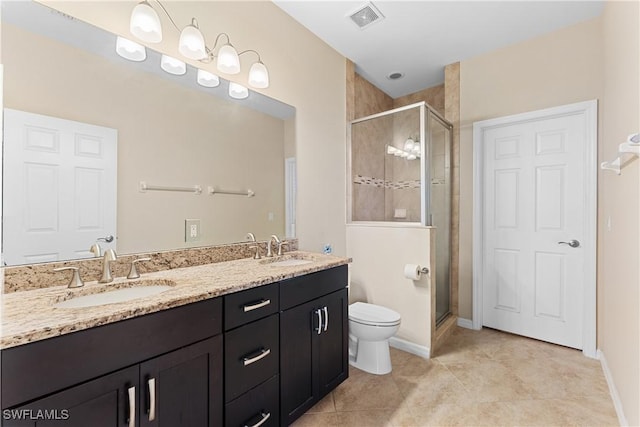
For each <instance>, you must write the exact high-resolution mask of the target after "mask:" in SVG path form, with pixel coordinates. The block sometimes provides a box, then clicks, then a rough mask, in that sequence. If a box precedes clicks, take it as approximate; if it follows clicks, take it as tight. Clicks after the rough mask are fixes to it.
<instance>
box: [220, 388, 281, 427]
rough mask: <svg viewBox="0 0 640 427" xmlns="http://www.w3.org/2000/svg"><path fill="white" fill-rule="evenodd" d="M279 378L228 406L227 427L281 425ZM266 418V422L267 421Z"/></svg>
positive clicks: (247, 393)
mask: <svg viewBox="0 0 640 427" xmlns="http://www.w3.org/2000/svg"><path fill="white" fill-rule="evenodd" d="M279 383H280V381H279V378H278V376H277V375H276V376H275V377H273V378H271V379H270V380H268V381H266V382H265V383H263V384H260V385H259V386H258V387H256V388H254V389H252V390H250V391H248V392H246V393H245V394H243V395H242V396H240V397H238V398H237V399H236V400H234V401H233V402H230V403H228V404H227V405H226V411H225V426H227V427H244V426H255V425H258V424H259V423H260V422H261V421H263V420H264V422H263V423H262V424H260V425H261V426H262V427H269V426H278V425H280V413H279V412H280V402H279V399H278V396H279ZM265 418H266V420H265Z"/></svg>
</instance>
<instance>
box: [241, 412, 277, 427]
mask: <svg viewBox="0 0 640 427" xmlns="http://www.w3.org/2000/svg"><path fill="white" fill-rule="evenodd" d="M260 416H261V417H262V419H260V421H258V422H257V423H255V424H252V425H249V424H245V425H244V427H260V426H261V425H262V424H264V423H266V422H267V420H268V419H269V418H271V412H267V413H266V414H265V413H264V412H263V411H260Z"/></svg>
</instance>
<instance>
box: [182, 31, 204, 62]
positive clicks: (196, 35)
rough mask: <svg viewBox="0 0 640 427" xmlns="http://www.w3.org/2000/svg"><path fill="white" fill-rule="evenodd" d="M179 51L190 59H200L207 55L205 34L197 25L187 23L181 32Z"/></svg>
mask: <svg viewBox="0 0 640 427" xmlns="http://www.w3.org/2000/svg"><path fill="white" fill-rule="evenodd" d="M178 51H179V52H180V53H181V54H182V55H184V56H185V57H187V58H189V59H195V60H200V59H204V58H206V57H207V50H206V48H205V45H204V36H203V35H202V33H201V32H200V30H199V29H198V27H196V26H195V25H187V26H186V27H184V28H183V29H182V32H181V33H180V41H179V42H178Z"/></svg>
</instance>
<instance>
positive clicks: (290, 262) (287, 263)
mask: <svg viewBox="0 0 640 427" xmlns="http://www.w3.org/2000/svg"><path fill="white" fill-rule="evenodd" d="M312 262H313V261H310V260H308V259H297V258H291V259H284V260H282V261H274V262H271V263H269V265H270V266H272V267H293V266H294V265H305V264H311V263H312Z"/></svg>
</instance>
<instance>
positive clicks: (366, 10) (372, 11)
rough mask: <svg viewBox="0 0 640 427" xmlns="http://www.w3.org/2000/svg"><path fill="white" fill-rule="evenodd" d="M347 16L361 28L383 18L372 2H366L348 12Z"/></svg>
mask: <svg viewBox="0 0 640 427" xmlns="http://www.w3.org/2000/svg"><path fill="white" fill-rule="evenodd" d="M349 18H351V20H352V21H353V22H354V23H355V24H356V25H357V26H358V28H360V29H361V30H363V29H365V28H366V27H368V26H370V25H372V24H375V23H376V22H380V21H382V20H383V19H384V15H382V13H380V11H379V10H378V9H377V8H376V7H375V6H374V5H373V3H366V4H364V5H363V6H360V7H359V8H358V9H356V11H355V12H353V13H352V14H350V15H349Z"/></svg>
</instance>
